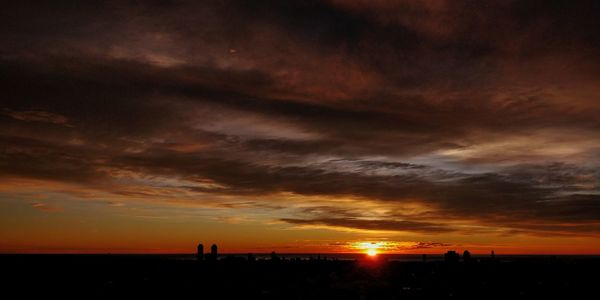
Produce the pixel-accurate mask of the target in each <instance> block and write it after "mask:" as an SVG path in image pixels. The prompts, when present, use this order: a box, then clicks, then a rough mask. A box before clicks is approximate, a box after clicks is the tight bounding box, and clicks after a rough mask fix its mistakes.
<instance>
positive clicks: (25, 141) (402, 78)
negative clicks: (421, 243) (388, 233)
mask: <svg viewBox="0 0 600 300" xmlns="http://www.w3.org/2000/svg"><path fill="white" fill-rule="evenodd" d="M598 10H599V7H598V3H597V1H576V2H573V1H542V2H540V1H486V2H485V3H484V2H479V1H202V2H196V1H152V2H127V3H125V2H119V1H115V2H112V1H108V2H93V1H89V2H88V1H86V2H85V3H81V2H80V1H58V2H53V3H52V4H39V3H28V2H19V3H16V2H15V3H11V4H8V5H6V6H5V7H4V9H3V10H2V12H1V14H2V19H3V20H4V21H5V23H6V26H2V28H0V36H2V37H3V41H4V42H3V43H2V45H1V46H0V74H2V75H0V87H1V89H2V91H3V96H2V100H1V102H0V126H1V127H0V146H1V147H2V148H1V149H2V150H0V166H1V167H2V168H1V169H0V173H1V174H2V176H4V177H10V176H15V177H25V178H38V179H44V180H57V181H65V182H72V183H78V184H84V185H89V186H95V187H102V188H110V187H112V188H113V189H114V192H115V193H118V194H121V195H127V194H131V193H133V192H132V191H130V190H121V187H117V186H114V181H115V178H114V175H113V174H112V173H111V172H114V171H115V170H118V171H129V172H135V173H136V174H138V173H139V174H143V175H144V176H148V177H152V176H168V177H172V178H183V179H185V180H188V181H191V182H204V181H206V180H208V181H210V182H213V183H215V184H218V185H220V186H221V187H220V188H219V189H214V188H209V187H206V186H193V187H192V186H185V185H182V186H181V188H183V189H188V190H190V191H195V192H202V193H209V194H215V195H239V196H270V195H276V194H278V193H293V194H297V195H303V196H326V197H351V198H355V199H364V200H365V201H366V200H373V201H381V202H382V203H383V204H385V205H388V204H390V203H392V204H405V203H414V202H417V203H420V204H423V205H427V206H428V207H431V209H432V210H434V211H432V212H428V213H424V214H422V215H407V214H404V213H402V212H400V209H399V210H398V211H391V212H388V213H387V214H386V215H384V216H380V217H379V219H377V220H366V217H368V216H367V215H365V214H361V213H357V212H356V211H354V210H350V209H337V210H336V209H332V208H331V207H328V208H324V207H321V208H319V207H313V208H312V210H311V208H308V209H307V210H304V211H302V210H301V211H298V212H297V214H298V215H297V216H294V217H286V218H278V219H281V220H284V221H286V222H288V223H293V224H300V225H301V224H306V225H309V224H313V225H328V226H335V227H348V228H359V229H368V230H377V229H381V230H398V231H415V232H432V233H435V232H444V231H454V230H458V229H456V228H457V227H453V225H452V226H451V225H447V224H448V223H449V222H454V223H456V222H461V221H464V222H467V223H469V224H473V222H475V223H478V224H483V225H489V226H498V227H506V228H509V229H511V230H515V232H517V231H518V232H521V231H522V232H532V233H536V234H537V233H539V232H554V233H556V234H563V233H564V232H574V233H578V232H580V233H586V234H589V233H590V232H591V233H594V231H595V230H596V229H595V228H596V227H594V226H589V227H586V225H592V224H597V222H599V221H600V220H599V219H598V216H600V204H599V203H600V200H599V199H598V196H597V195H598V192H599V188H600V175H599V174H598V172H597V171H595V170H596V169H597V167H598V166H599V165H600V156H599V155H598V149H599V147H600V136H598V134H597V132H598V130H600V121H599V119H598V113H599V112H600V106H599V105H598V103H600V102H599V101H600V99H599V98H598V95H599V92H600V90H599V89H598V86H600V85H599V83H600V82H599V78H600V73H599V72H598V70H600V68H599V67H600V60H599V59H598V57H599V56H598V53H599V50H600V49H599V47H600V45H599V42H598V41H600V29H599V28H600V26H599V25H600V24H598V22H599V21H598V20H600V18H598ZM136 193H138V192H137V191H136ZM281 201H285V199H283V200H281ZM261 205H262V204H261ZM257 206H260V205H259V204H257ZM585 228H588V229H585ZM589 228H592V229H589ZM461 230H462V229H461Z"/></svg>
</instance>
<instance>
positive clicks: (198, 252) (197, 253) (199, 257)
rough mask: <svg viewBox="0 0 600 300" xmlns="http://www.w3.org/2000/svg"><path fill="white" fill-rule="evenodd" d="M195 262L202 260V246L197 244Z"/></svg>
mask: <svg viewBox="0 0 600 300" xmlns="http://www.w3.org/2000/svg"><path fill="white" fill-rule="evenodd" d="M196 259H197V260H204V245H202V244H198V251H197V252H196Z"/></svg>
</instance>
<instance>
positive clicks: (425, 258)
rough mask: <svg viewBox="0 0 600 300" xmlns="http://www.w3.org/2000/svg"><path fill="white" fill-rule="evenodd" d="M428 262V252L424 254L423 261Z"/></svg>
mask: <svg viewBox="0 0 600 300" xmlns="http://www.w3.org/2000/svg"><path fill="white" fill-rule="evenodd" d="M426 262H427V254H423V263H426Z"/></svg>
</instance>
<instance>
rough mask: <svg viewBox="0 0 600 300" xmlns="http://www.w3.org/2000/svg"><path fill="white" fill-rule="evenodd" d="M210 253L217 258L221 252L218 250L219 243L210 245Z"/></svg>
mask: <svg viewBox="0 0 600 300" xmlns="http://www.w3.org/2000/svg"><path fill="white" fill-rule="evenodd" d="M210 255H211V256H212V258H213V259H214V260H217V258H218V257H219V253H218V251H217V244H213V245H212V246H210Z"/></svg>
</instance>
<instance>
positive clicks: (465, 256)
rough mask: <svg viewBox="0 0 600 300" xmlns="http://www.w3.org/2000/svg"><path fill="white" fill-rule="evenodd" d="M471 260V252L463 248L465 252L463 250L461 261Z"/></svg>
mask: <svg viewBox="0 0 600 300" xmlns="http://www.w3.org/2000/svg"><path fill="white" fill-rule="evenodd" d="M471 260H472V257H471V252H469V250H465V252H463V261H464V262H471Z"/></svg>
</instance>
